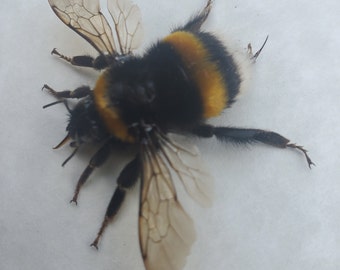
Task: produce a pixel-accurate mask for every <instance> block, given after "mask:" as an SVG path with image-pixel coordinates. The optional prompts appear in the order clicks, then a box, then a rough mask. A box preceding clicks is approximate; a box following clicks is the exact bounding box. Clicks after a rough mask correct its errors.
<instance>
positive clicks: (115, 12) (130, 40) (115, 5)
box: [107, 0, 143, 54]
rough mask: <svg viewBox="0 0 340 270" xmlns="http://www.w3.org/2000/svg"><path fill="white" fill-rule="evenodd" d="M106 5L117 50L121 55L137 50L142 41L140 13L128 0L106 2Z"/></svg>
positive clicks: (109, 0)
mask: <svg viewBox="0 0 340 270" xmlns="http://www.w3.org/2000/svg"><path fill="white" fill-rule="evenodd" d="M107 5H108V10H109V12H110V14H111V17H112V19H113V22H114V25H115V32H116V34H117V41H118V45H119V49H120V51H121V53H122V54H129V53H131V51H132V50H134V49H137V48H138V46H139V45H140V43H141V41H142V39H143V27H142V16H141V12H140V10H139V8H138V6H137V5H135V4H133V3H132V2H131V1H129V0H108V1H107Z"/></svg>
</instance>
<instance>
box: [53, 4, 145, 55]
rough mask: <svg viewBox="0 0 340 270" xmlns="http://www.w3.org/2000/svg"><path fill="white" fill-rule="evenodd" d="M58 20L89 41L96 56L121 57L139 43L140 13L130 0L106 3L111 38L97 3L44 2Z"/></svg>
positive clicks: (106, 22)
mask: <svg viewBox="0 0 340 270" xmlns="http://www.w3.org/2000/svg"><path fill="white" fill-rule="evenodd" d="M48 2H49V4H50V6H51V8H52V10H53V11H54V13H55V14H56V15H57V16H58V17H59V19H60V20H61V21H62V22H63V23H65V24H66V25H67V26H68V27H70V28H71V29H72V30H73V31H75V32H76V33H78V34H79V35H80V36H81V37H83V38H84V39H85V40H86V41H87V42H89V43H90V44H91V45H92V46H93V47H94V48H95V49H96V50H97V51H98V52H99V53H100V54H111V55H117V54H118V55H122V54H123V55H124V54H129V53H131V51H132V50H134V49H136V48H137V47H138V45H139V44H140V42H141V40H142V32H143V29H142V24H141V14H140V11H139V8H138V6H136V5H134V4H132V3H131V2H130V0H108V9H109V11H110V14H111V16H112V18H113V21H114V24H115V25H114V26H115V28H114V32H113V33H114V35H113V33H112V29H111V27H110V25H109V23H108V21H107V20H106V18H105V16H104V15H103V14H102V12H101V11H100V5H99V0H48Z"/></svg>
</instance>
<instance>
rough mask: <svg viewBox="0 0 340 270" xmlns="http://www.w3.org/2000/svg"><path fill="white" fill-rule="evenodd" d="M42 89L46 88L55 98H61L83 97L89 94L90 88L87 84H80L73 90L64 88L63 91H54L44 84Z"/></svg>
mask: <svg viewBox="0 0 340 270" xmlns="http://www.w3.org/2000/svg"><path fill="white" fill-rule="evenodd" d="M42 90H47V91H48V92H49V93H50V94H51V95H52V96H54V97H55V98H57V99H63V98H78V99H79V98H83V97H86V96H88V95H90V94H91V92H92V91H91V89H90V87H89V86H85V85H84V86H80V87H78V88H76V89H74V90H73V91H71V90H65V91H55V90H54V89H53V88H51V87H50V86H48V85H47V84H45V85H44V86H43V88H42Z"/></svg>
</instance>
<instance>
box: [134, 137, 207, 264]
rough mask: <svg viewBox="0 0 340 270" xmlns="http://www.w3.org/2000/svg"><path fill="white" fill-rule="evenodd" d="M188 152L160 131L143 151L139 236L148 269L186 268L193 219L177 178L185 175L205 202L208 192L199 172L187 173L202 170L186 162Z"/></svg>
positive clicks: (192, 239)
mask: <svg viewBox="0 0 340 270" xmlns="http://www.w3.org/2000/svg"><path fill="white" fill-rule="evenodd" d="M152 141H153V142H152ZM155 145H157V147H155ZM184 152H186V149H184V148H181V147H180V146H179V145H176V144H174V143H173V142H172V141H170V140H169V139H168V138H167V137H165V136H164V135H160V134H158V138H157V139H156V141H155V140H149V141H148V142H147V143H146V144H145V145H143V147H142V150H141V153H142V164H143V173H142V187H141V197H140V217H139V236H140V246H141V251H142V255H143V259H144V263H145V267H146V269H147V270H160V269H162V270H180V269H182V268H183V266H184V264H185V260H186V257H187V256H188V255H189V253H190V248H191V245H192V244H193V242H194V240H195V230H194V224H193V221H192V219H191V218H190V217H189V216H188V214H187V213H186V212H185V210H184V209H183V208H182V206H181V205H180V203H179V202H178V200H177V195H176V190H175V187H174V184H173V178H181V177H182V178H183V180H182V179H181V180H182V182H183V183H184V184H185V187H186V189H188V188H189V186H190V187H191V188H193V190H191V191H190V193H189V194H190V195H191V196H192V197H193V198H195V199H196V200H198V201H201V202H202V198H203V197H204V198H205V195H204V196H203V195H202V194H203V193H204V191H200V189H201V188H202V186H201V185H199V184H198V185H196V184H195V183H194V182H195V181H196V180H197V178H196V176H194V175H196V174H190V173H187V174H185V173H186V170H189V171H190V170H191V169H192V168H195V170H198V169H197V167H195V166H194V165H193V164H191V165H190V166H189V165H187V164H185V163H183V160H182V159H181V154H182V153H184ZM176 176H177V177H176ZM189 179H190V180H189ZM189 182H190V183H191V184H190V185H189V184H188V183H189ZM188 192H189V191H188ZM195 193H197V194H198V195H197V194H196V195H194V194H195Z"/></svg>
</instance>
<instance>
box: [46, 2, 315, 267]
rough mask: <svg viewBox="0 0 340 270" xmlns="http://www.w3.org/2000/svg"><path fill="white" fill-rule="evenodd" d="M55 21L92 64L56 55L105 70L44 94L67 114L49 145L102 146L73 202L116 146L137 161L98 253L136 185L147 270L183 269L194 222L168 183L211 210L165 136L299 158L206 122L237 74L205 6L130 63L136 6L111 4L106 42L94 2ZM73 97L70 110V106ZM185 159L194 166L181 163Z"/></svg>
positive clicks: (57, 5)
mask: <svg viewBox="0 0 340 270" xmlns="http://www.w3.org/2000/svg"><path fill="white" fill-rule="evenodd" d="M49 4H50V6H51V7H52V9H53V11H54V12H55V13H56V15H57V16H58V17H59V18H60V19H61V20H62V21H63V22H64V23H65V24H66V25H67V26H69V27H70V28H71V29H72V30H74V31H75V32H77V33H78V34H79V35H81V36H82V37H83V38H85V39H86V40H87V41H88V42H89V43H90V44H91V45H92V46H93V47H94V48H95V49H96V50H97V51H98V53H99V56H98V57H96V58H93V57H91V56H86V55H81V56H75V57H72V58H69V57H66V56H64V55H62V54H60V53H59V52H58V51H57V50H55V49H54V50H53V51H52V53H53V54H56V55H58V56H59V57H61V58H63V59H64V60H66V61H68V62H70V63H71V64H72V65H76V66H83V67H91V68H94V69H97V70H103V71H102V73H101V74H100V75H99V78H98V80H97V82H96V84H95V86H94V88H93V89H91V88H90V87H88V86H82V87H79V88H77V89H75V90H73V91H61V92H57V91H55V90H53V89H52V88H51V87H49V86H47V85H45V86H44V88H45V89H47V90H48V91H49V92H50V93H51V94H53V95H54V96H55V97H56V98H57V99H58V101H57V102H54V103H51V104H49V105H46V106H45V107H48V106H50V105H53V104H55V103H59V102H64V103H65V105H66V107H67V109H68V110H69V113H70V118H69V123H68V125H67V128H66V130H67V135H66V137H65V139H64V140H62V142H61V143H60V144H59V145H57V146H56V148H58V147H60V146H61V145H63V144H64V143H66V142H67V141H69V140H71V143H70V146H71V147H73V148H74V149H75V150H74V152H73V154H72V155H71V156H70V157H69V158H68V159H67V160H66V161H65V162H64V164H65V163H66V162H67V161H68V160H69V159H70V158H71V157H72V156H73V155H74V154H75V152H76V151H77V149H78V148H79V147H81V146H83V145H87V144H89V143H96V144H99V145H100V148H99V150H98V151H97V153H95V155H94V156H93V157H92V159H91V160H90V163H89V165H88V166H87V168H86V169H85V170H84V172H83V173H82V175H81V176H80V178H79V181H78V184H77V187H76V190H75V194H74V197H73V199H72V201H73V202H75V203H76V202H77V198H78V194H79V191H80V189H81V186H82V185H83V184H84V183H85V182H86V180H87V178H88V177H89V176H90V174H91V173H92V171H93V170H94V169H95V168H96V167H99V166H100V165H102V164H103V163H104V162H105V161H106V160H107V158H108V157H109V155H110V153H111V150H112V148H113V147H114V146H115V145H128V146H131V147H132V148H133V149H134V150H135V157H134V158H133V159H132V161H130V162H129V163H128V164H127V165H126V167H125V168H124V169H123V170H122V172H121V174H120V175H119V177H118V179H117V184H118V186H117V188H116V190H115V192H114V194H113V197H112V199H111V202H110V204H109V206H108V208H107V212H106V214H105V218H104V221H103V224H102V227H101V228H100V230H99V233H98V235H97V238H96V239H95V241H94V242H93V244H92V245H93V246H95V247H97V245H98V241H99V239H100V237H101V236H102V234H103V232H104V230H105V228H106V226H107V225H108V223H109V222H110V221H111V220H112V219H113V217H114V216H115V214H116V213H117V211H118V210H119V208H120V206H121V204H122V202H123V200H124V197H125V193H126V191H127V190H128V189H129V188H130V187H132V186H133V185H134V184H135V183H136V181H137V180H138V179H139V178H140V179H141V192H140V213H139V236H140V237H139V238H140V248H141V252H142V256H143V260H144V264H145V267H146V269H147V270H156V269H157V270H160V269H161V270H168V269H169V270H177V269H182V267H183V265H184V263H185V259H186V256H187V255H188V254H189V251H190V246H191V245H192V243H193V241H194V239H195V233H194V228H193V222H192V220H191V218H190V217H189V216H188V215H187V214H186V212H185V211H184V209H183V208H182V206H181V205H180V203H179V202H178V200H177V195H176V190H175V187H174V185H173V183H172V180H173V178H174V177H177V178H179V180H180V181H181V182H182V183H183V184H184V186H185V188H186V190H187V191H188V193H189V194H190V195H191V197H193V198H194V199H196V200H197V201H199V202H202V203H207V202H208V201H209V198H208V196H207V195H206V192H205V190H204V188H203V186H202V185H201V183H202V181H203V180H204V179H205V178H206V177H207V174H206V173H205V172H204V171H202V170H201V168H200V166H199V165H198V163H197V162H196V161H195V160H197V155H198V153H197V152H196V151H193V150H188V149H187V148H184V147H182V146H180V145H178V144H177V143H175V142H174V141H173V139H171V137H170V136H169V133H178V134H184V135H190V136H198V137H204V138H209V137H213V136H215V137H216V138H217V139H219V140H221V141H224V142H229V141H230V142H236V143H252V142H262V143H265V144H269V145H272V146H275V147H280V148H295V149H297V150H300V151H302V153H303V154H304V155H305V157H306V159H307V162H308V165H309V166H311V165H312V164H313V163H312V161H311V160H310V158H309V157H308V155H307V153H306V150H304V149H303V148H302V147H301V146H297V145H295V144H292V143H289V140H288V139H286V138H284V137H283V136H281V135H279V134H277V133H275V132H271V131H264V130H260V129H243V128H232V127H214V126H212V125H209V124H207V122H206V121H207V119H209V118H211V117H215V116H218V115H219V114H220V113H221V112H222V111H223V110H224V109H225V108H226V107H228V106H230V105H231V104H232V103H233V102H234V100H235V97H236V95H237V93H238V92H239V88H240V83H241V79H240V75H239V71H238V67H237V65H236V63H235V61H234V59H233V57H232V56H231V55H230V54H229V52H228V51H227V49H226V48H225V47H224V46H223V45H222V43H221V42H220V41H219V40H218V39H217V38H216V37H215V36H214V35H212V34H210V33H206V32H204V31H202V30H201V26H202V24H203V23H204V21H205V20H206V18H207V17H208V15H209V12H210V9H211V4H212V1H210V0H209V1H208V2H207V4H206V6H205V8H204V9H203V10H202V11H201V12H199V13H198V14H197V15H196V16H194V17H192V19H190V20H189V22H188V23H186V24H185V25H184V26H182V27H179V28H177V29H175V30H174V31H173V32H171V33H170V34H169V35H168V36H166V37H165V38H163V39H161V40H159V41H158V42H157V43H155V44H154V45H152V46H151V47H150V48H149V49H148V50H146V52H145V54H144V55H143V56H136V55H134V54H133V49H135V48H136V47H137V45H138V44H139V43H140V39H141V33H142V28H141V22H140V21H141V19H140V12H139V9H138V7H137V6H135V5H133V4H132V3H130V2H128V0H109V1H108V9H109V11H110V14H111V16H112V19H113V21H114V24H115V31H114V34H115V36H113V33H112V31H111V28H110V26H109V24H108V22H107V20H106V19H105V17H104V16H103V15H102V13H101V12H100V8H99V1H93V0H92V1H91V0H49ZM72 98H77V99H80V100H79V101H78V103H77V104H76V105H75V106H74V107H73V108H69V106H68V103H67V100H69V99H72ZM188 160H191V161H193V162H187V161H188Z"/></svg>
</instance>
